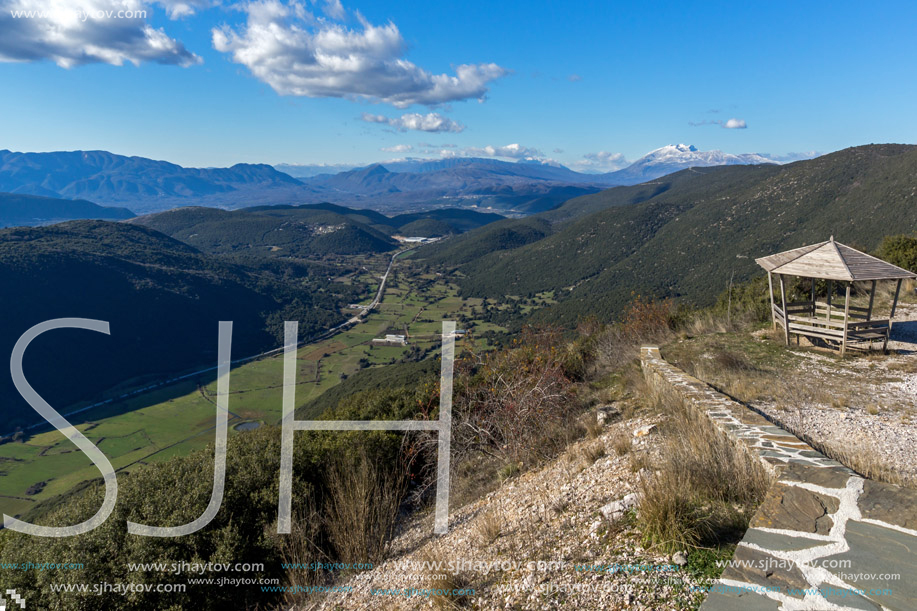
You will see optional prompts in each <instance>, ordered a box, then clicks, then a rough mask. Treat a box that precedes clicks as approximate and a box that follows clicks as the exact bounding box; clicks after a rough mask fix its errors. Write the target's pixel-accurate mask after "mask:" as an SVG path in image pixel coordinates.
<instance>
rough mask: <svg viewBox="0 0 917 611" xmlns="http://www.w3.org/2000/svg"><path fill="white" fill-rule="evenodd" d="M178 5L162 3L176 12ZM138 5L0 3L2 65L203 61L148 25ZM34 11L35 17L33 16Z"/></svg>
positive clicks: (131, 1)
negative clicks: (16, 63)
mask: <svg viewBox="0 0 917 611" xmlns="http://www.w3.org/2000/svg"><path fill="white" fill-rule="evenodd" d="M178 4H179V3H177V2H171V1H170V2H167V3H163V5H164V6H166V7H167V10H169V7H172V8H173V9H174V10H175V11H178V13H175V14H181V12H182V11H183V10H185V9H183V8H177V7H178ZM152 6H153V5H152V4H151V3H148V2H145V1H142V0H83V2H82V3H80V4H78V5H76V4H74V3H73V2H71V1H69V0H45V1H44V2H42V3H40V6H36V3H35V2H33V1H32V0H0V32H2V35H0V61H5V62H28V61H40V60H44V59H50V60H51V61H53V62H54V63H56V64H57V65H58V66H61V67H62V68H71V67H73V66H79V65H82V64H90V63H106V64H113V65H116V66H120V65H122V64H124V62H131V63H132V64H135V65H139V64H140V63H142V62H156V63H160V64H174V65H179V66H190V65H193V64H198V63H200V62H201V58H200V57H198V56H197V55H195V54H194V53H192V52H190V51H188V50H187V49H186V48H185V47H184V45H183V44H182V43H181V42H179V41H177V40H175V39H173V38H170V37H169V36H168V35H167V34H166V33H165V32H164V31H163V30H162V29H161V28H158V29H157V28H154V27H153V26H151V25H150V23H149V18H150V17H151V16H152V13H153V8H152ZM35 12H38V13H39V14H38V15H36V14H35Z"/></svg>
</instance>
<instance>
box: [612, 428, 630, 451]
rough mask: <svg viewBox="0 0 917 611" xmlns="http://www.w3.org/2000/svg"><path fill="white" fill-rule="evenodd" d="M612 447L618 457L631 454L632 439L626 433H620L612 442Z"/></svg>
mask: <svg viewBox="0 0 917 611" xmlns="http://www.w3.org/2000/svg"><path fill="white" fill-rule="evenodd" d="M611 447H612V449H613V450H614V451H615V454H617V455H618V456H624V455H625V454H627V453H628V452H630V448H631V438H630V435H628V434H627V433H626V432H623V431H622V432H620V433H618V434H617V435H615V436H614V438H613V439H612V440H611Z"/></svg>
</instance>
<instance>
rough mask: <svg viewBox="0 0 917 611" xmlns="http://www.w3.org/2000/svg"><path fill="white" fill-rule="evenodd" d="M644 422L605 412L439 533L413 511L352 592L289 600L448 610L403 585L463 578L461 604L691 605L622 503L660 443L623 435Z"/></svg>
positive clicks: (458, 582) (693, 597) (681, 576)
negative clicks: (593, 433) (595, 424)
mask: <svg viewBox="0 0 917 611" xmlns="http://www.w3.org/2000/svg"><path fill="white" fill-rule="evenodd" d="M651 424H653V422H651V421H649V420H646V419H642V418H635V419H631V420H629V421H621V420H617V421H613V422H611V423H610V424H608V425H606V426H605V427H604V429H603V430H602V432H601V434H600V435H599V436H598V438H596V439H584V440H582V441H580V442H577V443H575V444H573V445H571V446H570V447H569V448H568V449H567V451H566V452H565V454H564V455H562V456H560V457H558V458H557V459H556V460H554V461H552V462H551V463H549V464H547V465H545V466H544V467H542V468H538V469H535V470H532V471H529V472H527V473H524V474H522V475H520V476H518V477H515V478H512V479H510V480H507V481H506V482H504V484H503V485H502V486H501V487H500V488H499V489H498V490H496V491H494V492H492V493H490V494H488V495H486V496H485V497H484V498H481V499H479V500H477V501H475V502H472V503H470V504H468V505H466V506H464V507H461V508H454V509H453V510H452V512H451V515H450V530H449V533H448V535H445V536H442V537H437V536H434V535H433V534H432V517H431V516H429V515H426V516H422V517H420V518H417V519H415V520H414V521H413V522H412V523H410V524H407V525H405V527H404V528H403V530H402V532H401V534H400V535H398V536H397V538H396V539H395V540H394V542H393V544H392V548H391V551H390V554H389V556H388V559H387V560H386V562H385V563H383V564H382V565H379V566H376V567H375V568H374V569H373V570H369V571H363V572H360V573H357V574H355V575H353V576H352V577H351V578H350V579H349V580H347V581H345V582H342V584H341V585H345V586H347V587H351V588H353V591H352V592H349V593H333V594H329V595H327V597H326V598H325V599H324V600H319V601H315V600H313V601H312V602H311V603H310V604H307V605H304V606H298V607H296V608H297V609H323V610H331V609H386V610H388V609H428V608H431V607H434V606H435V607H438V608H452V606H451V605H450V604H449V603H445V604H443V602H442V601H436V600H434V599H433V598H431V597H428V596H425V595H423V594H414V595H412V596H405V595H404V593H403V591H404V589H411V588H414V589H418V590H423V589H429V588H433V587H439V588H445V587H450V588H455V587H464V588H473V589H474V594H473V595H468V596H466V597H465V598H464V599H463V600H461V601H460V607H461V608H469V609H574V608H575V609H623V608H628V609H646V610H649V609H653V610H659V609H672V610H675V609H689V608H694V606H695V605H696V604H697V602H698V601H699V600H700V599H701V598H702V596H701V595H699V594H698V593H697V592H691V591H690V588H691V586H694V585H698V584H699V583H700V582H699V581H697V580H696V579H694V578H693V577H692V576H691V575H689V574H688V573H686V572H684V571H683V570H682V568H681V565H683V564H684V562H685V559H684V557H683V556H680V555H676V556H673V557H670V556H666V555H658V554H654V553H650V552H648V551H646V550H644V549H643V548H642V547H641V546H640V544H639V540H638V536H637V533H636V531H635V528H634V526H633V517H632V516H633V513H632V512H629V511H627V508H629V507H630V506H631V504H632V503H633V501H634V497H635V496H636V495H634V494H633V493H634V492H635V490H636V482H637V481H638V479H637V478H638V477H641V471H640V465H641V464H642V462H641V456H643V457H644V458H645V457H646V455H648V454H652V453H653V452H656V451H658V447H659V445H660V444H659V437H658V433H657V432H656V431H655V430H654V429H653V427H648V428H649V429H650V432H649V433H647V434H645V435H641V436H639V437H637V436H636V434H635V431H637V430H638V429H639V428H640V427H645V426H647V425H651ZM623 438H626V439H627V440H628V441H629V442H630V444H631V449H630V450H629V451H626V452H625V453H623V454H621V455H619V454H618V453H617V452H616V451H615V450H614V447H615V446H621V439H623ZM615 440H617V443H615ZM599 447H601V448H602V451H597V449H598V448H599ZM600 453H603V455H601V456H598V454H600ZM635 470H636V472H635ZM644 472H645V471H644ZM627 495H632V496H627ZM625 497H626V498H625ZM621 509H624V510H625V512H624V513H621V512H620V510H621ZM494 522H496V524H498V527H497V528H496V529H494V528H491V529H490V530H491V532H489V533H488V529H487V528H486V526H487V524H488V523H490V524H491V525H492V524H493V523H494ZM430 561H433V562H442V563H446V564H444V565H443V566H446V567H448V563H450V562H451V563H453V567H452V568H457V569H458V570H457V571H455V572H454V574H453V575H452V576H450V577H449V579H448V581H437V580H435V579H434V578H431V573H437V571H431V570H429V565H427V566H426V567H425V566H424V565H423V564H422V563H424V562H430ZM673 562H674V564H673ZM462 563H464V566H460V565H461V564H462ZM539 563H541V564H539ZM615 565H618V570H616V571H615V570H614V567H615ZM625 567H627V568H625ZM445 573H449V571H448V570H446V571H445ZM443 584H447V585H443ZM395 590H401V592H399V593H393V591H395Z"/></svg>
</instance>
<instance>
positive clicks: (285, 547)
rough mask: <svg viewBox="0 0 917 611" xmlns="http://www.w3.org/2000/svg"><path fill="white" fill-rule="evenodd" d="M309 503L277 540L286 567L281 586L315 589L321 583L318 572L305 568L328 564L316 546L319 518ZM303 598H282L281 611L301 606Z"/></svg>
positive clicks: (319, 528) (299, 595) (325, 557)
mask: <svg viewBox="0 0 917 611" xmlns="http://www.w3.org/2000/svg"><path fill="white" fill-rule="evenodd" d="M308 502H309V504H308V506H307V508H305V509H303V510H300V511H297V512H296V514H295V515H294V516H293V522H292V527H291V529H290V534H289V535H286V536H283V537H280V555H281V557H282V558H283V562H284V563H285V564H286V565H287V566H288V567H289V568H287V569H286V571H285V572H284V582H285V583H286V585H288V586H297V585H299V586H314V585H321V584H322V583H323V582H324V575H323V573H322V572H321V571H312V570H309V569H308V568H307V567H309V566H310V565H312V564H313V563H316V562H323V561H326V560H327V555H326V554H325V553H324V552H323V551H322V549H321V548H320V547H319V546H318V543H319V540H320V536H321V525H322V519H321V515H320V514H319V512H318V511H316V510H315V509H314V507H313V506H312V502H311V499H309V501H308ZM302 597H303V595H302V594H299V593H296V594H293V593H290V592H288V593H286V594H284V597H283V602H284V608H286V607H287V606H292V605H295V604H298V603H301V602H302Z"/></svg>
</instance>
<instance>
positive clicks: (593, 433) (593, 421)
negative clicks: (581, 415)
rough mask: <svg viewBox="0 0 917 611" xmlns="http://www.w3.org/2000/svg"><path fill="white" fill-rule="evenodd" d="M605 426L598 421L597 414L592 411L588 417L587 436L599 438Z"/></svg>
mask: <svg viewBox="0 0 917 611" xmlns="http://www.w3.org/2000/svg"><path fill="white" fill-rule="evenodd" d="M603 428H604V427H603V426H602V424H601V423H600V422H599V421H598V419H597V418H596V416H595V414H593V413H590V414H588V415H587V417H586V437H588V438H589V439H598V438H599V435H601V434H602V429H603Z"/></svg>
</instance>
